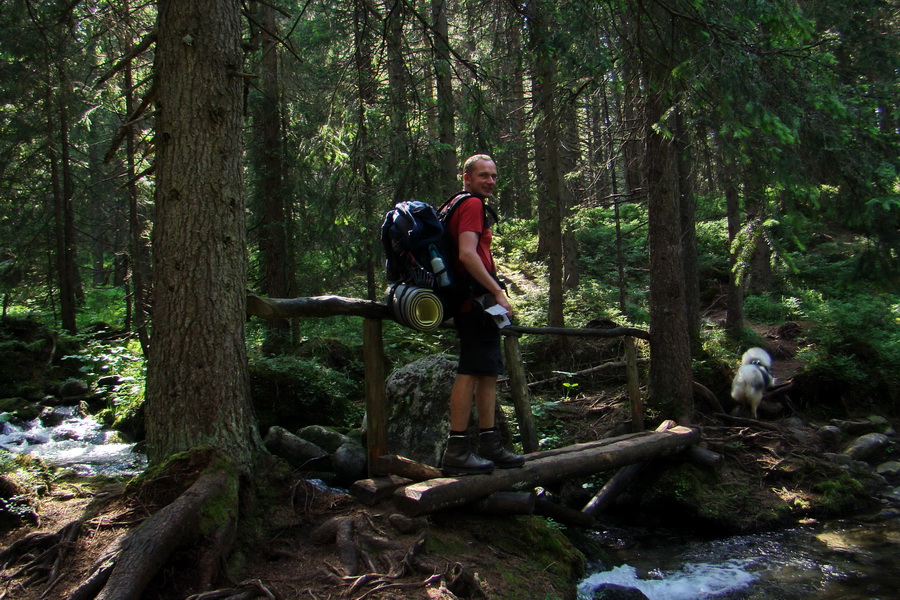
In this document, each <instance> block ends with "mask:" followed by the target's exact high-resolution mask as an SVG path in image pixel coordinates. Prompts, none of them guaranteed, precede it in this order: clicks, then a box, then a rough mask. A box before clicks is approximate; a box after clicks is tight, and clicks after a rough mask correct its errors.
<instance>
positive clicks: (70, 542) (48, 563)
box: [0, 520, 84, 598]
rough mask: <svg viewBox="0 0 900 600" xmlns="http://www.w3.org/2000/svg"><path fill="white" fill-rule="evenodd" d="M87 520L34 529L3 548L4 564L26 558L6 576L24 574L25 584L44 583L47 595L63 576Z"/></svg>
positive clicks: (0, 558)
mask: <svg viewBox="0 0 900 600" xmlns="http://www.w3.org/2000/svg"><path fill="white" fill-rule="evenodd" d="M83 524H84V521H82V520H77V521H72V522H71V523H69V524H67V525H65V526H64V527H63V528H62V529H60V530H59V531H58V532H56V533H34V534H31V535H29V536H27V537H25V538H22V539H21V540H18V541H16V542H14V543H13V544H11V545H10V546H9V547H8V548H5V549H4V550H2V551H0V566H2V567H3V568H7V567H9V566H13V565H17V564H18V563H19V562H20V561H26V562H25V564H23V565H22V566H21V567H19V568H18V569H17V570H16V571H14V572H12V573H10V574H8V575H6V576H4V577H3V579H4V580H11V579H18V578H24V581H23V582H22V585H23V586H32V585H44V586H45V587H44V590H43V592H42V594H41V598H46V597H47V595H48V594H49V593H50V591H51V590H52V589H53V587H54V586H55V585H56V583H57V582H58V581H59V579H60V577H61V576H62V566H63V564H65V561H66V558H67V557H68V555H69V553H70V551H71V550H72V548H74V546H75V541H76V540H77V539H78V536H79V535H80V534H81V527H82V525H83ZM35 553H37V554H35Z"/></svg>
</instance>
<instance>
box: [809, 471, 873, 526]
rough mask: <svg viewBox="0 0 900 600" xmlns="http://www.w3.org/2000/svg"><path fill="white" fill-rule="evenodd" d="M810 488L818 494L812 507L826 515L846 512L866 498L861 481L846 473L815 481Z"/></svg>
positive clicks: (856, 506)
mask: <svg viewBox="0 0 900 600" xmlns="http://www.w3.org/2000/svg"><path fill="white" fill-rule="evenodd" d="M812 490H813V491H814V492H816V493H817V494H818V498H817V499H816V501H815V503H814V505H813V509H814V510H817V511H820V512H822V513H823V514H824V515H826V516H837V515H841V514H844V513H847V512H849V511H851V510H853V509H855V508H858V507H859V506H860V503H862V502H865V501H866V500H867V499H868V495H867V494H866V493H865V490H864V487H863V485H862V483H860V482H859V481H858V480H857V479H854V478H853V477H851V476H850V475H849V474H847V473H839V475H838V477H837V478H835V479H829V480H826V481H822V482H819V483H816V484H814V485H813V486H812Z"/></svg>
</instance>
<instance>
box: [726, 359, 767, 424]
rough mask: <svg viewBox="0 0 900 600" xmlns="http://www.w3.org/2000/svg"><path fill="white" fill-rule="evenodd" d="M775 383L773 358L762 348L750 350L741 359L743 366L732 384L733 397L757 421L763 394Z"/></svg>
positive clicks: (739, 368)
mask: <svg viewBox="0 0 900 600" xmlns="http://www.w3.org/2000/svg"><path fill="white" fill-rule="evenodd" d="M773 383H775V378H774V377H772V357H770V356H769V353H768V352H766V351H765V350H763V349H762V348H750V349H749V350H747V351H746V352H744V356H743V357H741V366H740V367H738V370H737V374H736V375H735V376H734V381H733V382H732V384H731V397H732V398H733V399H734V401H735V402H737V403H738V404H739V405H746V406H747V407H748V408H749V409H750V416H751V417H753V418H754V419H756V418H757V417H756V410H757V409H758V408H759V403H760V402H761V401H762V397H763V393H765V391H766V389H767V388H768V387H769V386H771V385H772V384H773Z"/></svg>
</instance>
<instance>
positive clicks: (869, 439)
mask: <svg viewBox="0 0 900 600" xmlns="http://www.w3.org/2000/svg"><path fill="white" fill-rule="evenodd" d="M888 442H890V438H889V437H888V436H886V435H884V434H883V433H867V434H865V435H861V436H859V437H858V438H856V439H855V440H853V441H852V442H851V443H850V445H849V446H847V448H846V449H845V450H844V454H846V455H847V456H849V457H850V458H853V459H854V460H862V461H868V460H871V459H874V458H876V457H877V456H878V455H879V454H881V452H882V451H883V450H884V449H885V448H886V447H887V445H888Z"/></svg>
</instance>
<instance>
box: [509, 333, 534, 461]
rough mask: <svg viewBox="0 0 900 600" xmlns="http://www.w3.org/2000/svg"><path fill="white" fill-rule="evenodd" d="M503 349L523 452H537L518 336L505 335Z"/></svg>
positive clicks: (514, 334)
mask: <svg viewBox="0 0 900 600" xmlns="http://www.w3.org/2000/svg"><path fill="white" fill-rule="evenodd" d="M503 349H504V352H505V355H506V370H507V372H508V374H509V389H510V394H511V396H512V401H513V406H514V407H515V409H516V421H518V422H519V434H520V436H521V438H522V450H524V451H525V452H526V453H530V452H537V450H538V441H537V431H536V430H535V427H534V415H533V414H532V412H531V397H530V395H529V393H528V384H527V382H526V381H525V365H523V364H522V351H521V349H520V348H519V336H518V334H516V333H512V332H511V333H508V334H506V335H504V336H503Z"/></svg>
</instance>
